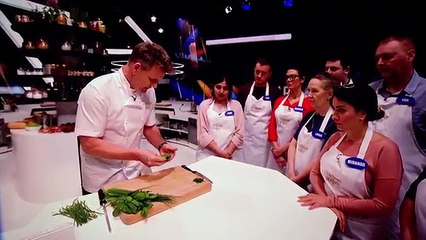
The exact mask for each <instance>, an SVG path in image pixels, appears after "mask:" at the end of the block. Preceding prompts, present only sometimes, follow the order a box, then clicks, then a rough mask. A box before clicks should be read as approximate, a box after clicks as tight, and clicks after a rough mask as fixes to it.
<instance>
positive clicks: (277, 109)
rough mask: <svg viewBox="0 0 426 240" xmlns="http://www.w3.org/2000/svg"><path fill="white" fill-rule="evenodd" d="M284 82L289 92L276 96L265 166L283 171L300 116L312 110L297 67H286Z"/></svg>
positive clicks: (270, 122)
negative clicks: (269, 145)
mask: <svg viewBox="0 0 426 240" xmlns="http://www.w3.org/2000/svg"><path fill="white" fill-rule="evenodd" d="M286 82H287V87H288V89H289V94H288V95H286V96H282V97H280V98H278V99H277V100H276V101H275V103H274V108H273V110H272V114H271V120H270V121H269V130H268V140H269V141H270V142H271V145H272V148H271V152H270V154H269V157H268V161H267V163H266V167H267V168H270V169H275V170H278V171H280V172H282V173H285V166H286V163H287V156H286V155H287V149H288V146H289V143H290V141H291V139H292V138H293V135H294V133H295V132H296V130H297V129H298V128H299V125H300V122H301V121H302V118H303V116H304V115H306V114H307V113H309V112H311V111H313V108H312V107H311V104H310V103H309V99H308V98H307V97H305V94H304V93H303V91H302V83H303V77H302V76H301V75H300V73H299V70H297V69H288V70H287V73H286Z"/></svg>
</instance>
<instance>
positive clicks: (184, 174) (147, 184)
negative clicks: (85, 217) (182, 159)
mask: <svg viewBox="0 0 426 240" xmlns="http://www.w3.org/2000/svg"><path fill="white" fill-rule="evenodd" d="M195 178H199V176H198V175H196V174H194V173H192V172H190V171H188V170H186V169H184V168H182V167H180V166H178V167H173V168H168V169H164V170H162V171H159V172H156V173H152V174H149V175H144V176H140V177H138V178H135V179H130V180H124V181H120V182H115V183H111V184H106V185H104V187H103V189H104V190H107V189H110V188H120V189H126V190H131V191H133V190H137V189H141V188H143V189H144V190H145V191H151V192H152V193H159V194H166V195H172V196H175V199H174V201H173V203H171V204H167V205H166V204H164V203H158V202H155V203H153V204H154V205H153V207H152V208H151V209H150V210H149V213H148V216H147V217H146V218H149V217H150V216H153V215H155V214H157V213H160V212H162V211H165V210H167V209H169V208H172V207H174V206H177V205H179V204H181V203H184V202H186V201H188V200H191V199H193V198H196V197H198V196H200V195H202V194H204V193H207V192H210V191H211V189H212V184H211V182H209V181H208V180H207V179H204V181H203V182H201V183H196V182H194V179H195ZM119 217H120V219H121V221H122V222H123V223H124V224H127V225H129V224H133V223H136V222H139V221H141V220H143V219H145V218H144V217H142V216H141V214H140V212H138V213H137V214H125V213H121V214H120V215H119Z"/></svg>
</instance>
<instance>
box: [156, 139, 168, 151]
mask: <svg viewBox="0 0 426 240" xmlns="http://www.w3.org/2000/svg"><path fill="white" fill-rule="evenodd" d="M164 144H167V141H164V142H162V143H161V144H160V145H159V146H158V148H157V149H158V151H160V150H161V148H162V147H163V145H164Z"/></svg>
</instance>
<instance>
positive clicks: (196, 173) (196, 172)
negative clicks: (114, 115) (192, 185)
mask: <svg viewBox="0 0 426 240" xmlns="http://www.w3.org/2000/svg"><path fill="white" fill-rule="evenodd" d="M181 167H182V168H183V169H185V170H187V171H190V172H192V173H193V174H195V175H197V176H199V177H201V178H202V179H206V180H207V181H209V182H210V183H213V181H212V180H210V178H208V177H206V176H205V175H204V174H202V173H200V172H198V171H194V170H192V169H190V168H189V167H188V166H186V165H181Z"/></svg>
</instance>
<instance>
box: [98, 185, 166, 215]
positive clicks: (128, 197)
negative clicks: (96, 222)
mask: <svg viewBox="0 0 426 240" xmlns="http://www.w3.org/2000/svg"><path fill="white" fill-rule="evenodd" d="M173 198H174V197H173V196H169V195H163V194H158V193H151V192H150V191H144V190H142V189H138V190H135V191H130V190H126V189H118V188H111V189H108V190H106V191H105V199H106V200H107V202H109V203H110V204H111V206H113V207H114V211H113V212H112V215H113V216H114V217H117V216H118V215H120V213H127V214H136V213H138V212H140V214H141V216H142V217H146V216H148V212H149V210H150V209H151V208H152V207H153V203H154V202H162V203H165V204H167V203H171V202H173Z"/></svg>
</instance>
